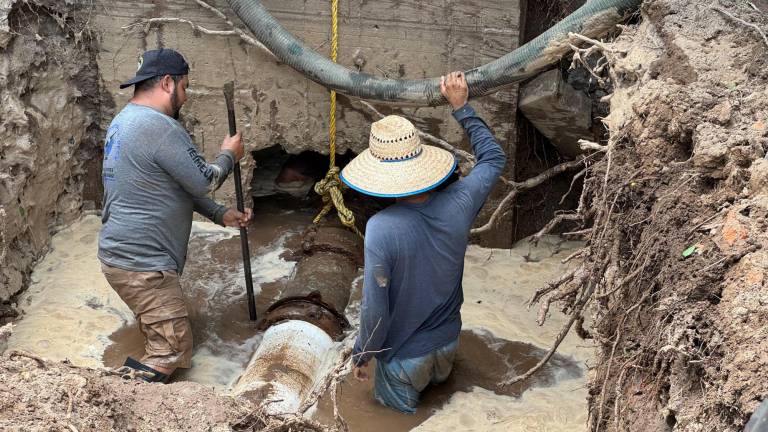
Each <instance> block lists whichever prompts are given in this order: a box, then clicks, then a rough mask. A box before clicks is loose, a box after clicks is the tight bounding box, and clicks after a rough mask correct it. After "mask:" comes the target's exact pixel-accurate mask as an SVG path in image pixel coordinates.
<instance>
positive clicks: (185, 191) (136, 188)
mask: <svg viewBox="0 0 768 432" xmlns="http://www.w3.org/2000/svg"><path fill="white" fill-rule="evenodd" d="M234 163H235V158H234V154H232V153H231V152H229V151H222V152H221V153H219V155H218V156H217V157H216V161H215V162H214V163H211V164H209V163H207V162H206V161H205V159H204V158H203V157H202V156H201V155H200V153H198V151H197V148H196V147H195V145H194V144H193V143H192V140H191V139H190V137H189V134H188V133H187V132H186V131H185V130H184V128H183V127H182V126H181V125H180V124H179V123H178V122H177V121H176V120H174V119H173V118H171V117H169V116H167V115H165V114H163V113H161V112H159V111H156V110H154V109H152V108H149V107H147V106H143V105H137V104H133V103H129V104H128V105H126V107H125V108H123V110H122V111H120V113H119V114H118V115H117V116H116V117H115V118H114V119H113V120H112V123H111V124H110V126H109V129H108V130H107V137H106V140H105V148H104V163H103V169H102V180H103V183H104V210H103V215H102V224H103V226H102V228H101V232H100V233H99V254H98V256H99V259H100V260H101V261H102V262H103V263H105V264H107V265H109V266H112V267H117V268H121V269H124V270H131V271H161V270H176V271H177V272H179V274H181V272H182V271H183V270H184V263H185V261H186V257H187V243H188V242H189V233H190V230H191V228H192V212H193V211H196V212H198V213H200V214H202V215H203V216H205V217H207V218H209V219H211V220H213V221H214V222H216V223H219V224H221V222H222V216H223V215H224V213H225V212H226V207H224V206H222V205H219V204H217V203H216V202H214V201H213V200H211V199H210V198H208V193H209V192H211V191H213V190H215V189H217V188H218V187H219V186H221V183H223V182H224V180H225V179H226V177H227V175H228V174H229V173H230V171H231V170H232V168H233V167H234Z"/></svg>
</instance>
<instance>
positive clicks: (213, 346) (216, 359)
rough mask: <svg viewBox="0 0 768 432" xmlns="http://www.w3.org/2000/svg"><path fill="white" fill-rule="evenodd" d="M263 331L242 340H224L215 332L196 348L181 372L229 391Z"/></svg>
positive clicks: (187, 376) (188, 378) (258, 342)
mask: <svg viewBox="0 0 768 432" xmlns="http://www.w3.org/2000/svg"><path fill="white" fill-rule="evenodd" d="M262 336H263V333H261V332H258V333H256V334H255V335H254V336H253V337H250V338H248V339H246V340H245V342H243V343H236V342H224V341H222V340H221V339H220V338H218V337H217V336H216V335H212V337H211V338H210V339H209V340H207V341H206V342H205V343H203V344H202V345H200V346H198V347H197V348H196V349H195V354H194V356H192V368H191V369H190V370H189V372H187V374H186V375H185V376H184V378H185V379H187V380H189V381H194V382H196V383H200V384H203V385H207V386H211V387H213V388H215V389H216V390H218V391H221V392H228V391H230V390H231V389H232V387H233V386H234V385H235V383H236V382H237V379H238V378H239V377H240V375H241V374H242V373H243V370H244V366H243V365H245V364H248V361H249V360H250V358H251V355H253V352H254V351H256V347H258V346H259V344H260V343H261V339H262Z"/></svg>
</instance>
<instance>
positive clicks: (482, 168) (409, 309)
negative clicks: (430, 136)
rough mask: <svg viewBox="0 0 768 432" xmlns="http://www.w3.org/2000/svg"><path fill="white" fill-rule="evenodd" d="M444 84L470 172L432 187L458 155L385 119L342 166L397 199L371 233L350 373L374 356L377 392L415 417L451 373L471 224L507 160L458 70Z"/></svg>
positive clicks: (355, 181)
mask: <svg viewBox="0 0 768 432" xmlns="http://www.w3.org/2000/svg"><path fill="white" fill-rule="evenodd" d="M440 90H441V92H442V93H443V96H445V98H446V99H447V100H448V102H449V103H450V104H451V106H452V107H453V116H454V118H455V119H456V120H457V121H458V122H459V123H460V124H461V126H462V127H463V128H464V130H465V131H466V132H467V134H468V135H469V139H470V141H471V144H472V148H473V150H474V152H475V154H476V155H477V165H475V167H474V168H473V169H472V172H471V173H470V174H469V175H468V176H466V177H464V178H462V179H460V180H458V181H456V182H455V183H453V184H451V185H449V186H448V187H446V188H445V189H444V190H441V191H435V188H437V187H438V186H439V185H440V184H441V183H443V182H444V181H445V180H446V179H448V178H449V177H450V176H451V174H452V173H453V172H454V170H455V168H456V160H455V158H454V156H453V155H452V154H451V153H449V152H447V151H445V150H443V149H440V148H437V147H432V146H428V145H424V144H422V143H421V142H420V140H419V135H418V133H417V131H416V129H415V128H414V126H413V125H412V124H411V122H409V121H408V120H406V119H404V118H402V117H398V116H387V117H385V118H383V119H382V120H379V121H377V122H375V123H373V124H372V125H371V135H370V144H369V148H368V149H366V150H365V151H363V152H362V153H360V155H358V156H357V157H356V158H355V159H353V160H352V161H351V162H350V163H349V164H348V165H347V166H346V167H345V168H344V170H343V171H342V174H341V178H342V180H343V181H344V183H346V184H347V185H348V186H349V187H351V188H352V189H355V190H356V191H358V192H361V193H363V194H366V195H371V196H375V197H385V198H395V199H396V200H397V202H396V204H394V205H392V206H390V207H388V208H386V209H384V210H382V211H380V212H379V213H377V214H376V215H374V216H373V217H372V218H371V219H370V220H369V221H368V224H367V226H366V230H365V276H364V277H365V281H364V288H363V300H362V309H361V316H360V335H359V336H358V339H357V341H356V343H355V348H354V358H355V370H354V375H355V377H356V378H358V379H360V380H366V379H368V374H367V372H366V371H365V368H366V366H367V363H368V361H369V360H370V359H371V357H373V356H375V357H376V377H375V385H374V396H375V398H376V400H378V401H379V402H381V403H382V404H384V405H386V406H389V407H391V408H394V409H396V410H399V411H401V412H404V413H409V414H413V413H415V412H416V406H417V405H418V403H419V396H420V393H421V391H422V390H424V388H425V387H426V386H427V385H429V384H437V383H440V382H442V381H445V380H446V379H447V378H448V375H449V374H450V373H451V369H452V367H453V360H454V357H455V354H456V348H457V345H458V337H459V332H460V331H461V315H460V309H461V304H462V302H463V299H464V296H463V292H462V286H461V279H462V275H463V272H464V254H465V252H466V249H467V242H468V239H469V230H470V228H471V226H472V222H473V220H474V219H475V216H476V215H477V213H478V212H479V211H480V208H481V207H482V206H483V203H484V202H485V200H486V198H487V197H488V194H489V193H490V191H491V188H492V187H493V185H494V184H495V183H496V180H497V179H498V177H499V175H500V174H501V171H502V169H503V168H504V164H505V162H506V157H505V155H504V152H503V151H502V149H501V146H499V143H498V142H497V141H496V139H495V138H494V136H493V134H492V133H491V131H490V130H489V128H488V126H487V125H486V124H485V122H483V120H482V119H481V118H480V117H478V115H477V114H476V113H475V111H474V109H472V107H471V106H469V105H468V104H467V97H468V91H467V82H466V79H465V77H464V74H463V73H462V72H453V73H450V74H448V75H447V76H445V77H443V78H442V79H441V83H440Z"/></svg>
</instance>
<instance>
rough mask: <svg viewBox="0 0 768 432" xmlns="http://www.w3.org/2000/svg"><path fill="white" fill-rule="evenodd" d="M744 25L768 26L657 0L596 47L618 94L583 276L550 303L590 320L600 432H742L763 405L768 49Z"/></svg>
mask: <svg viewBox="0 0 768 432" xmlns="http://www.w3.org/2000/svg"><path fill="white" fill-rule="evenodd" d="M757 4H760V3H757ZM734 17H735V18H738V19H739V20H741V21H738V20H737V19H735V18H734ZM743 22H747V23H753V24H755V25H757V26H759V28H765V26H766V24H768V20H766V15H765V13H764V11H760V10H758V8H757V6H753V5H752V4H751V3H750V2H736V1H728V0H721V1H718V2H709V1H703V0H696V1H682V0H646V1H644V2H643V6H642V9H641V23H640V24H639V25H637V26H629V27H627V28H626V29H625V31H624V32H623V34H622V35H621V37H619V38H618V39H617V40H616V41H614V42H613V43H611V44H606V45H602V46H601V47H600V51H601V53H602V54H601V55H603V56H605V57H606V59H607V61H608V62H609V63H610V64H611V71H612V72H611V74H610V78H611V79H612V81H613V84H614V89H615V91H614V93H613V94H612V97H611V100H610V105H611V107H610V115H609V116H608V117H607V118H605V120H604V122H605V124H606V126H607V127H608V130H609V138H608V140H607V142H606V143H605V144H606V145H607V146H606V147H605V148H604V149H603V150H604V152H602V151H601V152H599V153H604V155H603V156H601V155H600V154H599V153H596V154H594V155H593V156H592V157H594V158H596V160H599V162H596V163H595V164H594V165H591V166H590V169H589V172H588V174H587V177H586V180H585V190H586V195H585V203H586V204H585V206H584V209H583V214H582V216H583V218H584V221H585V222H586V223H585V226H586V227H591V232H590V234H589V236H588V246H587V248H585V249H584V251H583V252H582V254H581V256H582V257H583V259H584V265H583V266H582V267H581V268H579V269H577V270H576V271H575V272H574V273H572V274H570V275H566V277H564V278H563V279H562V280H561V282H563V281H566V283H565V284H563V285H562V286H560V285H558V284H554V285H552V286H550V287H548V288H545V289H544V290H543V291H542V292H553V294H552V297H550V298H549V299H547V300H546V302H549V301H552V300H560V299H565V300H566V302H565V303H566V305H565V308H566V310H569V311H574V310H575V313H576V314H579V313H581V312H582V311H585V315H588V316H591V318H592V319H593V322H592V325H591V326H587V328H581V323H580V324H579V325H578V328H577V331H579V333H580V334H581V335H584V336H589V337H591V338H593V339H594V340H595V342H597V343H598V345H599V349H598V353H597V359H596V362H595V363H594V367H593V368H592V370H591V371H590V383H589V395H590V396H589V404H590V424H589V425H590V430H595V431H597V430H601V431H602V430H617V431H669V432H672V431H685V432H689V431H690V432H693V431H729V432H737V431H742V430H743V428H744V424H745V423H746V421H747V419H748V418H749V416H750V415H751V414H752V412H753V411H754V410H755V409H756V408H757V406H758V404H759V403H760V401H761V400H763V399H765V398H766V397H768V350H767V349H766V342H765V340H766V336H768V334H766V331H767V330H768V326H767V325H766V324H768V279H766V274H768V256H767V255H766V246H768V236H767V235H766V218H767V217H768V197H766V192H767V191H768V189H766V185H768V162H767V161H766V160H765V156H766V150H768V129H767V128H766V122H768V94H766V90H765V89H766V83H767V82H768V72H766V71H768V69H767V68H766V54H768V43H766V41H765V39H764V38H763V36H762V35H761V34H760V33H759V32H757V31H755V30H754V28H753V27H750V26H747V25H744V24H743ZM569 278H570V279H569ZM567 281H570V282H567ZM555 288H557V289H555ZM585 305H588V307H587V308H586V309H584V307H585ZM590 308H591V313H586V310H589V309H590Z"/></svg>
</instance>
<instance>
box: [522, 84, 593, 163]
mask: <svg viewBox="0 0 768 432" xmlns="http://www.w3.org/2000/svg"><path fill="white" fill-rule="evenodd" d="M519 107H520V111H522V112H523V114H524V115H525V117H527V118H528V120H530V121H531V123H533V124H534V126H536V129H538V130H539V131H540V132H541V133H542V134H544V136H546V137H547V138H549V140H550V141H551V142H552V144H553V145H554V146H555V147H557V149H558V150H559V151H560V153H562V154H563V155H564V156H566V157H575V156H576V155H578V154H580V153H581V149H580V148H579V144H578V140H579V139H589V140H592V139H593V138H594V137H593V133H592V132H591V130H590V126H591V125H592V101H591V100H590V99H589V97H588V96H587V95H586V94H584V93H582V92H580V91H578V90H576V89H574V88H573V87H571V85H570V84H568V83H567V82H565V80H564V79H563V77H562V74H561V73H560V70H558V69H553V70H551V71H548V72H544V73H542V74H541V75H539V76H538V77H536V78H535V79H534V80H533V81H531V82H529V83H527V84H525V85H524V86H522V87H521V88H520V102H519Z"/></svg>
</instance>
